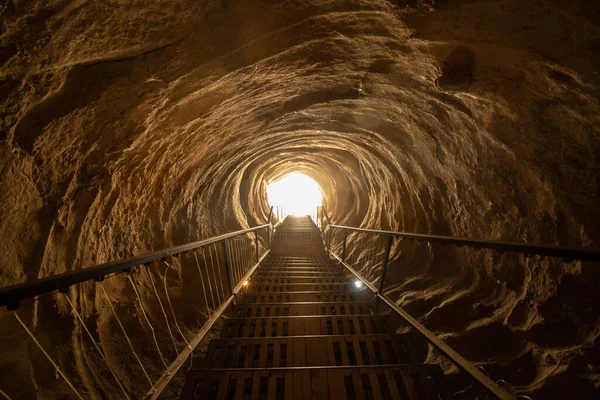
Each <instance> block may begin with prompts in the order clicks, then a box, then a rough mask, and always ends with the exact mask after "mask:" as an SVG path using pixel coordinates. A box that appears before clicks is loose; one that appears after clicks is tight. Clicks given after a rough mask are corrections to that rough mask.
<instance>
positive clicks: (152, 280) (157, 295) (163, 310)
mask: <svg viewBox="0 0 600 400" xmlns="http://www.w3.org/2000/svg"><path fill="white" fill-rule="evenodd" d="M146 272H147V273H148V277H149V278H150V282H151V283H152V288H153V289H154V294H155V295H156V299H157V300H158V304H159V306H160V310H161V311H162V314H163V316H164V317H165V322H166V323H167V330H168V331H169V336H170V337H171V342H173V349H175V354H177V353H178V351H177V344H175V336H173V332H172V331H171V324H169V317H167V312H166V311H165V307H164V306H163V303H162V300H161V299H160V296H159V294H158V290H157V289H156V282H155V281H154V277H153V276H152V272H150V270H146Z"/></svg>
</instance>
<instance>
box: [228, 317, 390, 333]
mask: <svg viewBox="0 0 600 400" xmlns="http://www.w3.org/2000/svg"><path fill="white" fill-rule="evenodd" d="M284 332H285V333H287V334H288V335H289V336H301V335H343V334H350V335H354V334H376V333H390V330H389V328H388V325H387V316H386V315H368V316H365V315H347V316H346V315H345V316H330V315H316V316H280V317H250V318H231V319H228V320H226V321H225V323H224V325H223V328H222V330H221V338H233V337H237V338H240V337H266V336H285V335H284Z"/></svg>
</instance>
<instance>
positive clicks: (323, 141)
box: [0, 0, 600, 399]
mask: <svg viewBox="0 0 600 400" xmlns="http://www.w3.org/2000/svg"><path fill="white" fill-rule="evenodd" d="M0 15H1V17H0V93H1V94H0V115H1V118H0V239H1V240H0V286H2V287H8V286H11V285H16V284H23V283H31V282H34V281H36V280H39V279H41V278H45V277H50V276H54V275H59V274H64V273H68V272H73V271H79V270H84V269H86V268H88V267H91V266H94V265H99V264H103V263H108V262H112V261H115V260H116V261H118V260H125V259H128V258H129V257H134V256H140V255H143V254H145V253H149V252H152V251H157V250H160V249H164V248H170V247H173V246H178V245H183V244H185V243H190V242H195V241H200V240H204V239H208V238H211V237H215V236H217V235H223V234H226V233H228V232H234V231H239V230H244V229H248V228H252V227H256V226H259V225H262V224H265V223H268V221H269V220H270V217H271V215H272V213H273V210H272V209H271V206H277V205H278V204H276V203H278V202H280V201H278V200H272V201H271V202H270V201H269V195H268V190H269V188H270V187H271V186H272V185H276V183H277V182H282V181H284V180H285V179H286V178H289V177H290V176H292V177H293V176H296V177H297V176H302V177H303V179H308V180H310V181H311V182H314V183H315V184H316V185H317V186H318V189H319V194H320V196H321V198H319V199H316V200H310V201H309V204H310V207H311V208H314V209H315V210H321V211H316V214H315V218H316V220H317V223H323V220H324V212H323V210H326V212H327V218H329V219H330V221H331V224H337V225H343V226H350V227H358V228H364V229H373V230H381V231H390V232H410V233H417V234H432V235H443V236H448V237H460V238H474V239H485V240H492V241H504V242H519V243H528V244H540V245H554V246H565V247H570V248H598V247H600V211H599V207H598V205H599V204H600V202H599V198H600V197H599V196H600V180H599V178H600V158H599V155H600V103H599V102H600V75H599V74H600V58H598V57H597V54H598V52H599V51H600V3H598V2H596V1H593V0H573V1H570V2H563V1H558V0H538V1H518V0H502V1H500V0H499V1H480V0H444V1H438V0H436V1H433V0H318V1H296V0H279V1H268V0H259V1H249V0H216V1H203V0H200V1H190V0H169V1H166V0H154V1H149V0H133V1H128V2H123V1H108V2H102V1H98V2H75V1H69V0H56V1H40V0H30V1H22V0H6V1H5V2H4V3H3V4H0ZM270 185H271V186H270ZM288 191H289V189H288ZM298 193H304V189H301V190H300V191H299V192H298ZM298 193H296V196H295V197H298ZM317 206H319V207H317ZM298 213H299V214H302V215H304V214H309V211H306V210H304V209H300V210H299V211H298ZM287 214H294V212H292V211H290V212H289V213H286V215H287ZM257 236H258V235H257ZM247 240H248V245H249V246H255V247H251V249H254V250H256V251H258V250H260V249H265V248H267V247H268V245H269V237H268V235H267V236H262V237H259V238H257V239H256V242H254V238H253V237H251V236H248V239H247ZM358 240H359V239H358V236H351V237H350V238H349V242H348V249H347V255H348V257H354V260H358V259H360V258H361V257H366V255H368V247H369V246H374V245H375V244H376V242H377V241H376V239H373V240H371V241H368V240H367V242H365V243H361V245H355V246H352V244H353V243H355V244H356V243H358ZM334 241H335V239H334ZM344 246H345V245H344ZM215 248H216V247H215ZM332 249H334V250H335V251H336V252H338V253H340V252H341V251H342V242H341V236H338V237H337V242H335V243H334V245H333V247H332ZM254 250H253V251H254ZM215 251H216V250H215ZM344 251H345V247H344ZM203 254H204V253H203ZM204 255H205V257H208V258H209V259H210V258H211V257H212V256H213V253H212V252H211V253H206V254H204ZM389 256H390V257H389V258H390V267H389V272H388V275H387V278H386V279H387V281H386V282H387V285H388V286H387V287H386V293H387V296H388V297H389V298H390V299H392V300H393V302H394V303H395V304H396V305H398V306H400V307H402V308H403V309H404V310H406V311H407V312H408V313H410V315H412V316H413V317H414V318H416V319H418V320H419V321H420V322H421V323H422V324H423V325H425V326H426V327H427V328H428V329H430V330H431V331H432V332H434V333H435V334H436V335H437V336H438V337H441V338H443V339H444V341H445V342H446V343H448V344H449V345H451V346H452V347H453V348H454V349H455V350H457V351H458V352H459V353H461V354H462V355H463V356H464V357H465V358H466V359H468V360H469V361H470V362H473V363H475V364H476V365H477V366H479V367H480V369H482V370H484V371H485V374H487V375H489V376H490V377H491V379H493V380H494V381H496V382H498V381H501V384H502V385H506V387H510V388H511V390H512V391H513V393H514V394H515V396H529V397H522V398H536V399H564V398H581V399H587V398H589V399H592V398H597V396H598V393H599V391H600V348H599V347H598V346H599V343H598V342H597V340H598V336H599V335H600V320H599V318H598V316H599V315H600V295H599V290H600V286H599V285H600V284H599V282H600V270H599V269H598V264H597V263H593V262H587V261H578V260H575V261H573V260H564V259H561V258H559V259H556V258H548V257H538V256H519V255H514V254H507V253H497V252H491V251H486V250H475V249H473V250H468V249H464V248H459V247H456V246H442V245H440V244H436V243H430V242H426V243H423V242H419V241H410V240H402V241H400V240H398V241H396V242H394V244H393V246H392V247H391V249H390V254H389ZM186 257H188V258H186ZM190 257H191V256H190V255H187V256H185V257H172V258H169V259H168V260H166V261H162V262H156V263H153V265H152V267H153V268H147V269H145V270H141V271H138V272H136V274H137V275H136V276H135V282H136V285H135V286H133V287H132V286H131V285H130V284H129V279H131V275H127V276H125V275H119V276H118V277H115V278H111V279H110V280H108V279H107V280H106V282H104V283H103V289H102V290H99V289H98V288H97V286H94V283H93V282H87V283H85V284H81V285H79V286H77V287H76V288H75V287H72V288H71V290H70V292H68V295H67V296H45V297H40V298H39V299H38V300H35V301H33V300H32V301H29V302H23V304H22V305H21V307H20V309H19V310H18V311H19V316H20V318H21V320H22V321H23V323H24V325H25V326H28V327H29V329H30V330H31V332H32V333H33V334H34V336H35V337H36V338H37V340H38V341H39V344H40V345H41V346H42V347H43V348H44V349H50V350H51V353H52V354H51V356H52V359H53V360H54V361H55V362H56V363H58V367H57V366H53V365H52V364H51V363H49V362H48V360H47V359H46V356H45V355H44V354H43V352H42V351H41V350H40V347H39V346H38V345H37V344H36V343H35V342H34V341H32V339H31V337H30V336H28V335H27V333H26V332H25V331H24V330H23V329H22V327H21V326H20V325H19V323H18V321H17V320H15V318H14V317H13V315H12V313H13V311H10V310H6V309H2V310H1V312H0V318H1V320H2V322H1V325H2V326H1V328H0V332H2V333H1V335H0V342H1V343H2V350H1V356H0V365H1V367H0V370H1V371H2V373H1V374H0V375H1V376H2V378H0V391H1V394H3V395H4V396H5V397H6V398H15V399H16V398H23V399H27V398H44V399H59V398H74V397H72V396H73V395H72V389H71V387H70V385H72V386H74V387H75V388H76V389H77V391H78V392H79V393H83V397H84V398H93V399H103V398H123V397H122V395H123V393H128V395H129V396H130V397H131V398H142V397H143V395H144V394H145V393H146V392H147V390H148V380H150V381H154V380H155V379H157V377H158V376H160V374H161V373H162V371H163V370H164V367H165V366H166V365H167V364H168V362H167V363H165V360H168V359H172V358H174V357H175V356H176V355H177V352H178V348H179V347H185V345H184V342H186V341H187V340H188V339H189V338H190V337H191V336H193V335H194V333H195V332H196V331H198V329H199V326H201V325H202V323H203V322H204V321H205V320H206V318H208V314H206V313H203V312H200V311H199V308H198V307H197V305H198V304H204V306H206V307H208V304H209V303H210V299H206V298H205V297H203V296H202V295H201V293H200V291H199V290H198V289H197V288H198V287H199V286H198V285H200V284H201V283H203V282H200V281H199V280H198V279H197V278H196V277H195V275H194V277H192V272H194V273H196V272H195V268H196V266H195V265H196V264H197V265H198V268H200V265H201V264H202V262H203V260H202V259H200V260H198V258H197V257H196V260H194V259H193V257H191V258H190ZM204 262H206V259H205V260H204ZM189 265H192V268H191V269H190V267H189ZM190 271H191V272H190ZM216 285H217V282H215V286H216ZM360 286H361V283H360V282H357V287H358V288H360ZM163 289H164V290H163ZM103 290H104V292H103ZM158 292H160V293H163V292H164V293H165V294H166V295H167V296H168V297H169V298H168V304H167V302H166V300H165V304H162V303H161V304H158V303H157V302H156V300H155V296H158ZM107 297H110V302H108V303H107V302H106V301H105V300H106V298H107ZM109 304H110V305H112V306H113V307H114V308H113V310H111V307H110V306H109ZM132 304H133V306H132ZM169 305H170V308H171V311H172V313H173V315H177V319H178V326H177V327H169V318H168V317H167V316H168V315H170V314H169V312H170V311H169ZM144 306H145V307H146V308H145V311H144ZM140 307H141V309H140ZM72 308H73V309H74V310H77V313H75V314H73V312H72V311H71V309H72ZM216 308H217V307H216V306H215V304H214V301H213V305H212V307H211V310H213V311H214V309H216ZM115 310H116V311H117V312H118V313H120V314H119V315H121V321H117V320H116V319H115V318H114V314H113V311H115ZM80 318H81V319H80ZM165 318H166V319H167V324H166V325H165V324H164V322H165ZM82 320H85V322H86V325H87V327H89V328H90V331H91V333H90V335H91V336H93V337H95V338H96V342H95V343H97V344H98V346H99V350H100V351H99V352H96V350H97V349H96V348H95V347H94V342H93V341H90V340H89V339H88V337H87V333H86V332H85V330H84V328H83V326H82V324H80V321H82ZM140 321H142V322H143V323H144V324H145V321H148V323H149V324H150V323H151V325H152V326H153V327H154V328H153V329H149V328H148V327H147V326H145V325H144V326H145V327H143V328H142V325H141V323H140ZM121 324H123V325H122V326H121V327H124V328H126V330H127V332H129V335H130V337H125V336H122V335H121V330H120V325H121ZM168 327H169V329H171V328H172V329H173V332H172V334H173V336H176V337H177V341H176V342H175V341H174V343H173V345H171V344H170V339H168V336H165V337H166V338H167V339H160V338H159V339H158V340H164V341H165V342H164V343H163V342H160V343H159V344H160V345H161V346H160V347H163V346H162V345H163V344H164V347H165V350H164V354H160V355H157V354H154V350H152V351H150V350H148V351H145V350H144V349H147V348H151V347H152V346H154V344H153V343H154V342H156V341H157V338H156V335H155V334H156V332H163V333H164V332H166V329H167V328H168ZM176 329H177V330H179V333H178V332H177V331H176ZM155 330H156V332H155ZM179 334H180V335H179ZM153 335H154V336H153ZM178 335H179V336H183V339H180V338H179V336H178ZM173 336H171V337H173ZM130 340H134V341H136V343H133V345H132V348H135V349H136V350H137V356H139V359H140V360H141V361H142V363H143V364H145V366H146V372H147V376H146V377H144V376H143V374H141V372H140V371H139V370H137V369H136V368H137V367H136V365H137V364H136V363H137V361H136V360H135V359H134V357H133V355H132V354H131V353H129V352H126V351H124V350H123V349H126V348H129V344H128V341H130ZM173 346H175V349H173ZM100 354H101V355H102V357H101V356H100ZM427 357H428V360H429V361H432V362H433V361H435V362H436V363H437V362H441V361H440V360H441V359H442V357H441V356H440V355H439V354H437V353H436V352H433V351H430V352H429V354H428V355H427ZM161 358H163V360H162V362H161ZM444 363H445V364H444ZM444 363H442V366H443V369H444V373H446V374H449V375H452V374H457V373H458V370H457V368H456V367H455V366H452V365H451V364H448V363H446V362H445V361H444ZM163 364H164V365H163ZM106 365H109V366H110V367H109V369H110V371H109V369H107V367H106ZM57 371H60V373H59V372H57ZM62 373H64V374H65V375H66V376H67V377H68V382H69V384H67V383H65V380H63V379H61V377H60V376H59V375H60V374H62ZM111 373H112V375H111ZM113 375H115V376H117V377H118V378H119V379H117V380H116V381H115V380H114V379H113V378H112V376H113ZM146 378H148V379H146ZM117 381H119V382H122V385H123V387H119V385H117ZM469 383H470V381H468V380H467V381H466V385H467V386H468V384H469ZM175 384H177V382H175ZM173 390H174V391H175V392H176V391H177V388H174V389H173ZM459 394H460V393H459ZM459 394H457V396H458V395H459ZM173 396H175V395H173ZM465 396H466V397H463V398H469V395H468V394H467V395H465ZM166 398H171V397H166ZM172 398H177V397H172Z"/></svg>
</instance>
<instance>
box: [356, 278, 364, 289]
mask: <svg viewBox="0 0 600 400" xmlns="http://www.w3.org/2000/svg"><path fill="white" fill-rule="evenodd" d="M362 285H363V283H362V282H361V281H360V280H358V279H357V280H355V281H354V286H356V288H357V289H360V288H361V287H362Z"/></svg>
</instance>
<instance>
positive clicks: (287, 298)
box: [239, 291, 366, 303]
mask: <svg viewBox="0 0 600 400" xmlns="http://www.w3.org/2000/svg"><path fill="white" fill-rule="evenodd" d="M359 300H363V301H364V300H366V294H364V295H363V294H362V293H350V292H322V291H303V292H271V293H259V292H246V293H243V294H241V295H240V296H239V302H240V303H273V302H282V301H283V302H306V301H311V302H315V301H317V302H318V301H324V302H329V301H334V302H337V301H341V302H349V301H359Z"/></svg>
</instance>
